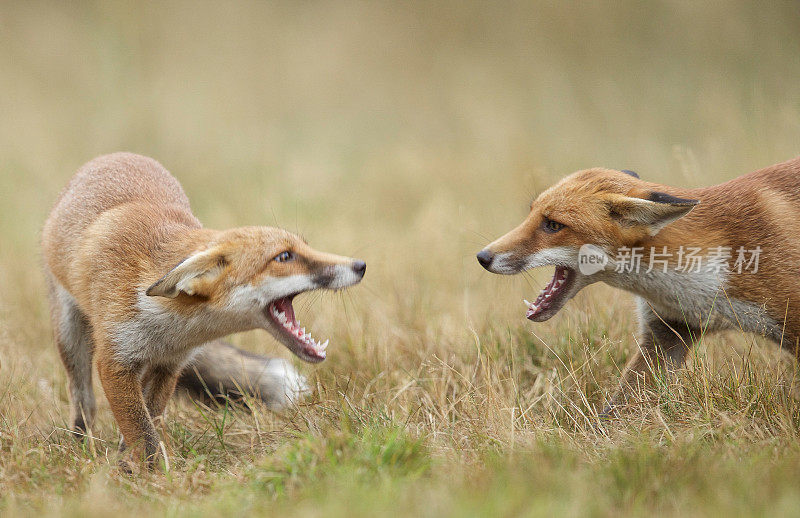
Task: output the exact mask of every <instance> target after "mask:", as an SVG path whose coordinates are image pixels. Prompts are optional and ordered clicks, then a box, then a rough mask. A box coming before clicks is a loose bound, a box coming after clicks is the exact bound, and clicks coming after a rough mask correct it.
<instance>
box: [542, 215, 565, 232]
mask: <svg viewBox="0 0 800 518" xmlns="http://www.w3.org/2000/svg"><path fill="white" fill-rule="evenodd" d="M542 228H543V229H544V231H545V232H549V233H551V234H555V233H556V232H558V231H559V230H561V229H562V228H564V224H563V223H559V222H558V221H553V220H552V219H547V218H545V220H544V221H543V222H542Z"/></svg>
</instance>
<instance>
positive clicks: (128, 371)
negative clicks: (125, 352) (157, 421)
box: [97, 344, 159, 467]
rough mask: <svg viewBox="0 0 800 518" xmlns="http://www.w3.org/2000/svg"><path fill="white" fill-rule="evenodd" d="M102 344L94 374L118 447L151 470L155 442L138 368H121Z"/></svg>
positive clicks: (155, 450)
mask: <svg viewBox="0 0 800 518" xmlns="http://www.w3.org/2000/svg"><path fill="white" fill-rule="evenodd" d="M103 345H104V346H105V347H101V350H100V351H99V354H98V358H97V373H98V374H99V376H100V381H101V383H102V384H103V390H104V391H105V393H106V398H107V399H108V404H109V406H110V407H111V412H112V413H113V414H114V419H115V420H116V421H117V425H118V426H119V430H120V432H121V433H122V438H123V447H122V448H123V449H124V448H125V447H129V448H131V449H132V450H133V452H134V458H135V459H138V460H145V461H146V462H147V464H148V465H149V466H151V467H152V466H153V465H154V464H155V460H156V456H157V454H158V440H159V439H158V433H157V432H156V429H155V427H154V426H153V422H152V421H151V419H150V415H149V413H148V411H147V407H146V406H145V401H144V397H143V395H142V383H141V380H140V372H141V369H140V368H131V367H130V366H126V365H121V364H120V363H119V362H117V361H116V360H115V359H114V358H113V357H112V353H111V351H110V350H109V347H107V344H103Z"/></svg>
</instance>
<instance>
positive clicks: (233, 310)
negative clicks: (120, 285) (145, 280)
mask: <svg viewBox="0 0 800 518" xmlns="http://www.w3.org/2000/svg"><path fill="white" fill-rule="evenodd" d="M199 248H200V249H199V250H196V251H194V252H192V253H190V254H189V255H188V256H186V257H185V258H184V259H183V260H182V261H181V262H180V263H179V264H178V265H177V266H175V267H174V268H172V269H171V270H169V271H168V272H165V274H164V276H163V277H161V278H160V279H159V280H158V281H156V282H155V283H153V284H152V285H151V286H150V287H149V288H148V289H147V291H146V294H147V295H148V296H151V297H165V298H167V299H171V301H169V302H166V301H165V303H170V304H173V305H178V306H180V307H179V308H178V309H179V310H180V309H183V310H186V311H191V309H192V308H193V307H197V306H200V305H202V306H203V307H204V308H205V309H207V310H208V313H209V314H211V315H213V316H214V318H215V320H216V318H219V319H223V320H225V322H226V325H228V326H230V331H229V332H234V331H244V330H246V329H254V328H263V329H266V330H267V331H269V332H270V333H271V334H272V335H273V336H275V338H277V339H278V340H279V341H280V342H281V343H283V344H284V345H285V346H286V347H288V348H289V350H291V351H292V352H293V353H294V354H296V355H297V356H298V357H300V358H301V359H303V360H305V361H308V362H312V363H316V362H321V361H322V360H324V359H325V354H326V353H325V349H326V348H327V346H328V341H327V340H326V341H325V342H324V343H322V342H321V341H318V340H315V339H314V338H312V336H311V334H310V333H308V332H307V331H306V330H305V328H304V327H301V326H300V325H299V324H298V323H297V320H296V319H295V315H294V308H293V306H292V299H293V298H294V297H295V296H296V295H298V294H300V293H303V292H306V291H311V290H317V289H332V290H338V289H342V288H346V287H348V286H352V285H354V284H357V283H358V282H359V281H361V279H362V278H363V277H364V273H365V271H366V269H367V265H366V263H365V262H364V261H359V260H356V259H351V258H348V257H341V256H338V255H333V254H328V253H323V252H318V251H316V250H314V249H313V248H311V247H310V246H309V245H308V244H307V243H306V242H305V241H304V240H303V239H302V238H300V237H299V236H297V235H295V234H292V233H290V232H287V231H285V230H282V229H278V228H272V227H241V228H235V229H232V230H227V231H222V232H214V231H211V234H210V236H209V238H208V241H207V242H205V243H204V244H203V245H201V246H200V247H199ZM209 325H211V322H209ZM225 334H227V333H225Z"/></svg>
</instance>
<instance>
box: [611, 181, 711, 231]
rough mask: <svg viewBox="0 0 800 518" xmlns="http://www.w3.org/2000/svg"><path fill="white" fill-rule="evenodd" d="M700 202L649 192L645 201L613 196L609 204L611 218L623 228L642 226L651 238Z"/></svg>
mask: <svg viewBox="0 0 800 518" xmlns="http://www.w3.org/2000/svg"><path fill="white" fill-rule="evenodd" d="M698 203H700V200H687V199H684V198H677V197H675V196H672V195H671V194H667V193H664V192H651V193H650V196H649V197H648V198H647V199H644V198H634V197H630V196H615V197H614V198H613V199H612V200H611V201H610V203H609V205H610V213H611V217H612V218H613V219H615V220H617V221H618V222H619V223H620V224H621V225H624V226H637V225H642V226H645V227H647V230H648V232H649V233H650V235H651V236H654V235H656V234H658V232H659V231H660V230H661V229H662V228H664V227H666V226H667V225H669V224H670V223H672V222H673V221H675V220H678V219H680V218H682V217H683V216H685V215H687V214H689V212H690V211H691V210H692V209H693V208H694V207H695V205H697V204H698Z"/></svg>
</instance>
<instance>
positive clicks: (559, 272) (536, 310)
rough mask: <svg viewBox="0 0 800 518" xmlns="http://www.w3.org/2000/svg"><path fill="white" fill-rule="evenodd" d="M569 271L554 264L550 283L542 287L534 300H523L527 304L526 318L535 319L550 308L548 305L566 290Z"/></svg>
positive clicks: (557, 299) (554, 301)
mask: <svg viewBox="0 0 800 518" xmlns="http://www.w3.org/2000/svg"><path fill="white" fill-rule="evenodd" d="M570 273H571V272H570V270H569V268H565V267H563V266H556V271H555V273H554V274H553V278H552V279H551V280H550V283H549V284H548V285H547V286H545V287H544V289H543V290H542V291H541V293H539V296H538V297H536V300H535V301H534V302H528V301H527V300H526V301H524V302H525V305H526V306H528V313H527V315H526V317H527V318H529V319H531V320H533V319H535V318H536V317H537V316H538V315H539V314H541V313H543V312H545V311H546V310H548V309H550V306H552V305H553V304H555V303H557V302H558V301H559V300H560V299H561V297H562V296H563V295H564V293H565V292H566V290H565V288H566V287H567V281H568V280H569V278H570Z"/></svg>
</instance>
